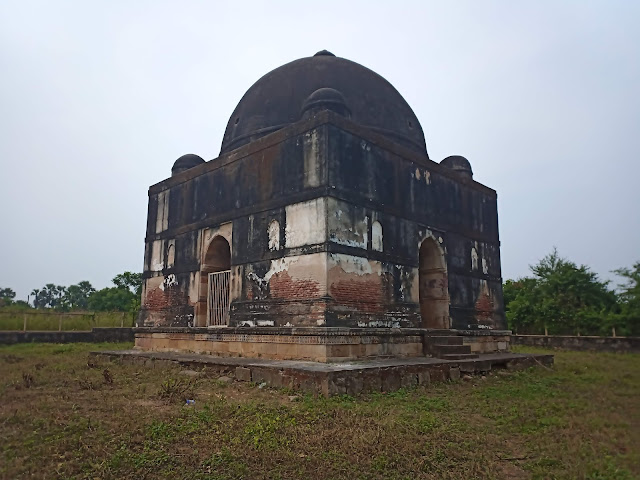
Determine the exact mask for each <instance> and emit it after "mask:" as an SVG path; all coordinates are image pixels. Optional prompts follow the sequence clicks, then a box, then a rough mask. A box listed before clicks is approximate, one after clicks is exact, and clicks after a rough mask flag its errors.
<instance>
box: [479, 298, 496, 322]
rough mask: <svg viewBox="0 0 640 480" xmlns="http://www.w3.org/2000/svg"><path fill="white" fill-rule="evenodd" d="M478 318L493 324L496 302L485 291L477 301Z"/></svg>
mask: <svg viewBox="0 0 640 480" xmlns="http://www.w3.org/2000/svg"><path fill="white" fill-rule="evenodd" d="M475 309H476V319H477V320H478V321H481V322H485V323H490V324H493V309H494V302H493V299H492V298H491V295H489V294H487V293H483V294H481V295H480V296H479V297H478V300H477V301H476V307H475Z"/></svg>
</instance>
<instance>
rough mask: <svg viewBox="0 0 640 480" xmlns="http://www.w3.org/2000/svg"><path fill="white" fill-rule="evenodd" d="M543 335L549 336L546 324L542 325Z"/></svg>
mask: <svg viewBox="0 0 640 480" xmlns="http://www.w3.org/2000/svg"><path fill="white" fill-rule="evenodd" d="M544 336H545V337H548V336H549V331H548V330H547V326H546V325H545V326H544Z"/></svg>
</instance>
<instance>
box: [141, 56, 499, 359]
mask: <svg viewBox="0 0 640 480" xmlns="http://www.w3.org/2000/svg"><path fill="white" fill-rule="evenodd" d="M171 173H172V175H171V177H170V178H168V179H166V180H164V181H162V182H160V183H158V184H156V185H154V186H152V187H151V188H150V189H149V210H148V220H147V232H146V250H145V261H144V288H143V294H142V309H141V312H140V316H139V319H138V329H137V331H136V345H137V347H139V348H142V349H150V350H185V351H193V352H205V353H211V354H216V355H223V356H243V357H262V358H274V359H306V360H315V361H337V360H349V359H353V358H372V357H381V356H404V357H412V356H423V355H434V356H439V357H441V358H461V357H464V356H473V355H474V354H476V353H483V352H492V351H500V350H506V349H507V348H508V339H509V337H508V333H509V332H506V331H505V330H504V329H505V328H506V325H505V316H504V308H503V299H502V279H501V271H500V251H499V246H500V242H499V238H498V214H497V197H496V192H495V191H494V190H492V189H491V188H488V187H486V186H484V185H482V184H480V183H478V182H476V181H475V180H473V172H472V169H471V165H470V163H469V161H468V160H467V159H465V158H464V157H461V156H457V155H456V156H450V157H447V158H445V159H444V160H442V161H441V162H440V163H437V162H434V161H432V160H431V159H430V158H429V155H428V153H427V147H426V143H425V138H424V134H423V131H422V128H421V126H420V122H419V121H418V118H417V117H416V115H415V113H414V112H413V110H412V109H411V107H410V106H409V105H408V104H407V102H406V101H405V100H404V99H403V98H402V96H401V95H400V93H398V91H397V90H396V89H395V88H394V87H393V86H392V85H391V84H390V83H389V82H387V81H386V80H385V79H384V78H383V77H381V76H380V75H378V74H376V73H375V72H373V71H371V70H369V69H367V68H365V67H363V66H361V65H359V64H357V63H354V62H352V61H349V60H346V59H343V58H339V57H336V56H334V55H333V54H331V53H329V52H327V51H322V52H319V53H317V54H316V55H314V56H312V57H308V58H302V59H299V60H295V61H293V62H291V63H288V64H286V65H283V66H281V67H279V68H276V69H275V70H273V71H271V72H269V73H267V74H266V75H265V76H263V77H262V78H261V79H259V80H258V81H257V82H256V83H255V84H254V85H253V86H252V87H251V88H250V89H249V90H248V91H247V92H246V93H245V95H244V96H243V97H242V99H241V100H240V103H238V106H237V107H236V109H235V110H234V112H233V113H232V115H231V117H230V118H229V122H228V124H227V128H226V131H225V133H224V138H223V141H222V148H221V151H220V155H219V157H218V158H215V159H213V160H209V161H206V162H205V161H204V160H203V159H202V158H200V157H199V156H197V155H193V154H189V155H184V156H183V157H180V158H179V159H178V160H177V161H176V162H175V164H174V165H173V168H172V171H171ZM452 339H453V340H452Z"/></svg>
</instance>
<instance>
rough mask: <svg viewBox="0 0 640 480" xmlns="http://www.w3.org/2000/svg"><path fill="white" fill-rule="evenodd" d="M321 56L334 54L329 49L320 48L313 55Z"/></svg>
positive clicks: (332, 55)
mask: <svg viewBox="0 0 640 480" xmlns="http://www.w3.org/2000/svg"><path fill="white" fill-rule="evenodd" d="M322 56H326V57H335V55H334V54H333V53H331V52H330V51H329V50H320V51H319V52H318V53H316V54H315V55H314V57H322Z"/></svg>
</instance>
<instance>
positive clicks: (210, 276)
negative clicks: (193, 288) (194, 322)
mask: <svg viewBox="0 0 640 480" xmlns="http://www.w3.org/2000/svg"><path fill="white" fill-rule="evenodd" d="M230 274H231V247H230V246H229V242H227V240H226V239H225V238H224V237H221V236H216V237H214V239H213V240H211V243H210V244H209V247H208V248H207V252H206V254H205V256H204V259H203V262H202V265H201V267H200V298H199V299H198V303H199V305H198V312H199V317H200V318H199V319H198V324H199V325H206V326H215V325H228V324H229V280H230ZM205 312H206V315H202V313H205ZM203 316H204V318H202V317H203Z"/></svg>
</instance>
